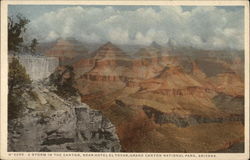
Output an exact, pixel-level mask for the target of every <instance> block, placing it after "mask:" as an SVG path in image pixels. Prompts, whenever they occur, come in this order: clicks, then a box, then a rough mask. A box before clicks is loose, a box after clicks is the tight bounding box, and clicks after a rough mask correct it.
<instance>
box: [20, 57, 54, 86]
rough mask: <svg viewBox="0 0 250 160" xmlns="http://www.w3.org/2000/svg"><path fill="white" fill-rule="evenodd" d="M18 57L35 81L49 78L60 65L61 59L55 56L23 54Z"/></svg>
mask: <svg viewBox="0 0 250 160" xmlns="http://www.w3.org/2000/svg"><path fill="white" fill-rule="evenodd" d="M18 59H19V62H20V63H21V64H22V65H23V66H24V67H25V69H26V72H27V73H28V74H29V76H30V78H31V79H32V80H33V81H37V80H42V79H44V78H47V77H48V76H49V75H50V74H51V73H53V72H54V71H55V69H56V67H58V65H59V60H58V58H55V57H43V56H31V55H22V56H18Z"/></svg>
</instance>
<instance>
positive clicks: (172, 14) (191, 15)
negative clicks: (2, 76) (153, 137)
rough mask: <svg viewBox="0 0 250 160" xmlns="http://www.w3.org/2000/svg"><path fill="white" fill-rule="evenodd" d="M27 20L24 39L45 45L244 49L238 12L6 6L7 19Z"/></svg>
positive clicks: (230, 9) (241, 12)
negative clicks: (60, 41)
mask: <svg viewBox="0 0 250 160" xmlns="http://www.w3.org/2000/svg"><path fill="white" fill-rule="evenodd" d="M17 13H21V14H23V15H24V16H26V17H27V18H28V19H30V20H31V21H30V23H29V26H28V30H27V35H28V37H29V38H37V39H38V40H39V41H40V42H48V41H53V40H56V39H57V38H60V37H62V38H67V37H74V38H76V39H78V40H81V41H85V42H106V41H111V42H113V43H115V44H140V45H148V44H150V43H151V42H152V41H156V42H157V43H159V44H162V45H164V44H166V43H167V42H168V40H169V39H171V40H173V41H175V43H176V44H178V45H182V46H193V47H197V48H203V49H224V48H233V49H243V46H244V8H243V7H240V6H228V7H215V6H200V7H192V6H186V7H185V6H65V5H60V6H59V5H57V6H54V5H53V6H51V5H47V6H46V5H42V6H41V5H40V6H36V5H29V6H27V5H10V6H9V15H15V14H17Z"/></svg>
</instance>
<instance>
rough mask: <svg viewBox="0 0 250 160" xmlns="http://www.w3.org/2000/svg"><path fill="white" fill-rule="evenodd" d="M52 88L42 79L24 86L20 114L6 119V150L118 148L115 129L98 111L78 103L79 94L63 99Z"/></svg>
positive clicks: (47, 150)
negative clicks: (39, 81) (24, 103)
mask: <svg viewBox="0 0 250 160" xmlns="http://www.w3.org/2000/svg"><path fill="white" fill-rule="evenodd" d="M55 91H56V88H55V87H53V86H48V85H47V84H41V83H36V84H32V86H30V87H29V88H27V89H26V91H25V92H24V94H23V95H22V97H23V98H24V101H25V102H26V103H27V104H26V108H25V111H24V113H23V115H22V116H20V117H19V118H17V119H13V120H9V125H8V151H18V152H57V151H58V152H118V151H120V144H119V139H118V137H117V135H116V129H115V127H114V125H113V124H112V123H111V122H110V121H109V120H108V119H107V118H106V117H104V116H103V115H102V113H101V112H100V111H97V110H93V109H90V108H89V106H88V105H86V104H84V103H81V102H80V98H79V96H72V97H70V98H68V100H65V99H64V98H62V97H60V96H58V95H57V94H56V93H55Z"/></svg>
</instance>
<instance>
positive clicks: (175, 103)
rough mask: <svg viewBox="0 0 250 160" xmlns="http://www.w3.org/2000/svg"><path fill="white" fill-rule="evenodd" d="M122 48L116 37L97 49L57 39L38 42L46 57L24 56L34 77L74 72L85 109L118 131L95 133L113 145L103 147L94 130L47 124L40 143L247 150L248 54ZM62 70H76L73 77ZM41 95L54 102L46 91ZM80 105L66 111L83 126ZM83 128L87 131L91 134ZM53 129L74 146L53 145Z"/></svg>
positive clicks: (92, 147) (151, 149)
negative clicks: (47, 126)
mask: <svg viewBox="0 0 250 160" xmlns="http://www.w3.org/2000/svg"><path fill="white" fill-rule="evenodd" d="M121 48H123V49H121ZM121 48H120V47H118V46H116V45H115V44H113V43H111V42H107V43H106V44H102V45H99V46H98V45H93V44H92V45H90V44H89V45H88V44H84V43H81V42H78V41H76V40H64V39H59V40H58V41H56V42H51V43H50V44H49V43H47V44H40V46H39V48H38V51H39V52H40V53H42V54H43V57H46V58H43V59H39V58H34V57H33V58H30V59H29V58H25V59H24V58H21V59H20V60H21V63H22V64H24V66H25V67H26V69H27V72H28V73H29V74H30V75H31V77H32V79H33V80H37V79H42V78H46V77H48V76H49V74H52V73H54V71H55V70H57V72H59V73H64V72H65V74H63V78H66V79H67V78H69V77H70V75H72V74H73V75H74V83H73V87H74V88H76V89H77V90H78V92H79V94H80V98H81V102H83V103H86V104H87V105H88V106H89V108H88V107H84V106H83V107H80V108H87V110H89V112H94V113H96V114H97V111H93V110H98V111H100V113H99V112H98V114H101V115H102V116H100V117H101V118H102V117H105V118H107V122H105V123H107V125H111V126H114V128H113V129H114V130H112V131H111V130H105V129H104V130H103V127H99V130H100V131H102V132H104V131H107V134H108V135H110V136H111V137H113V139H112V138H111V140H110V139H109V137H105V136H103V137H104V138H103V140H99V139H98V138H97V140H96V141H100V143H99V144H103V145H104V144H106V145H107V148H106V149H105V147H103V146H102V145H99V144H95V143H94V140H95V135H96V134H95V133H94V131H93V133H92V132H91V131H92V130H91V131H89V127H85V128H83V129H79V127H78V129H77V127H71V128H74V130H73V132H74V135H77V136H76V137H74V136H73V137H72V135H71V134H73V133H69V132H70V131H69V129H68V128H67V127H66V126H64V125H63V126H62V129H53V130H49V129H48V128H46V127H45V129H44V124H41V125H40V128H39V129H40V130H44V131H46V134H47V135H45V136H47V141H45V139H44V138H42V139H41V141H43V144H44V146H39V145H37V144H36V145H37V146H38V147H37V148H39V149H40V150H51V151H64V150H69V148H70V149H72V150H75V151H82V150H81V149H79V148H81V146H82V148H85V151H95V150H96V151H124V152H219V151H221V152H224V151H225V150H227V149H228V150H230V148H231V147H234V146H235V145H237V146H238V147H236V149H232V150H231V152H243V151H244V146H243V145H244V143H243V142H244V52H243V51H237V50H227V51H222V50H221V51H215V50H201V49H195V48H185V47H178V46H174V45H173V44H171V43H168V44H166V46H161V45H159V44H157V43H156V42H153V43H152V44H151V45H149V46H133V47H131V46H125V47H124V46H123V47H121ZM124 50H125V51H124ZM38 59H39V60H38ZM57 66H59V67H57ZM64 67H66V68H67V67H71V68H72V70H71V72H72V74H71V73H67V70H66V69H65V68H64ZM49 89H50V88H49ZM47 90H48V89H47ZM37 92H38V93H40V92H41V94H43V95H44V97H45V99H49V96H50V95H49V93H47V92H46V91H40V90H38V91H37ZM46 101H48V100H46ZM34 103H35V102H34ZM36 103H37V102H36ZM36 103H35V104H36ZM60 103H61V102H60ZM65 103H66V102H65ZM79 103H80V102H79ZM46 104H51V103H46ZM57 105H58V104H56V105H55V106H57ZM64 105H66V104H64ZM39 107H41V106H40V105H39ZM74 108H75V111H73V110H74ZM77 108H78V107H76V106H75V105H74V107H73V109H67V110H68V111H67V112H68V113H67V114H68V115H64V117H65V116H71V118H70V119H68V121H69V122H67V123H66V124H68V123H70V125H78V123H80V122H79V118H80V119H82V120H83V119H84V118H86V115H85V113H84V114H83V113H82V111H81V113H80V112H79V113H78V111H77V112H76V110H77ZM90 108H91V109H90ZM62 110H63V109H62ZM81 110H84V109H81ZM64 112H65V111H62V114H66V113H64ZM57 114H59V112H58V113H57V112H55V117H58V116H57ZM89 114H90V113H89ZM49 116H50V115H49ZM79 116H80V117H79ZM88 116H89V115H88ZM59 117H60V116H59ZM105 118H104V119H105ZM61 119H62V120H63V119H64V118H63V117H61ZM52 121H53V120H52V119H50V118H48V119H47V121H46V123H48V124H50V125H52V123H53V122H52ZM71 121H72V123H71ZM73 121H74V122H73ZM88 121H90V120H88ZM109 121H110V122H109ZM100 123H101V122H100ZM103 123H104V122H103ZM88 125H89V124H84V125H81V127H83V126H88ZM81 127H80V128H81ZM52 128H53V127H52ZM63 128H65V129H63ZM33 129H34V128H33ZM61 130H62V131H61ZM78 130H82V132H85V133H83V135H85V138H83V137H84V136H83V135H80V134H79V133H80V132H81V131H78ZM99 130H98V129H95V132H97V131H99ZM78 132H79V133H78ZM90 132H91V133H90ZM54 134H59V135H63V136H64V138H66V139H61V140H59V141H60V142H61V141H69V143H71V144H70V145H65V146H62V148H58V146H54V149H53V146H52V147H51V145H52V144H50V143H52V141H51V140H50V139H49V138H50V137H51V136H52V135H54ZM88 134H89V135H88ZM91 134H92V135H91ZM101 134H105V133H99V135H101ZM116 134H117V137H116ZM41 137H42V136H41ZM101 137H102V136H101ZM79 139H80V142H79V143H77V141H79ZM86 141H88V143H87V142H86ZM101 141H103V143H102V142H101ZM84 142H86V143H84ZM86 144H88V146H86ZM119 144H120V145H121V150H120V148H119V147H120V146H119ZM19 145H22V144H19ZM98 145H99V149H98ZM96 148H97V149H96ZM83 150H84V149H83Z"/></svg>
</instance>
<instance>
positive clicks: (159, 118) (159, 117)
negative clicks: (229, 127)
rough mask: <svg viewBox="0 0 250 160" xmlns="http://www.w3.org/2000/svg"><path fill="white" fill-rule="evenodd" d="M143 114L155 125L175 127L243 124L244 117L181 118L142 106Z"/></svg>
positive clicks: (194, 116)
mask: <svg viewBox="0 0 250 160" xmlns="http://www.w3.org/2000/svg"><path fill="white" fill-rule="evenodd" d="M142 109H143V110H144V112H145V114H146V115H147V116H148V118H150V119H152V120H153V121H154V122H155V123H157V124H165V123H172V124H175V125H176V126H177V127H182V128H183V127H188V126H192V125H198V124H201V123H222V122H228V121H241V122H242V123H244V115H241V114H231V115H228V116H224V117H204V116H201V115H189V116H186V117H182V116H180V115H178V114H175V113H164V112H161V111H159V110H157V109H154V108H152V107H149V106H143V107H142Z"/></svg>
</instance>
